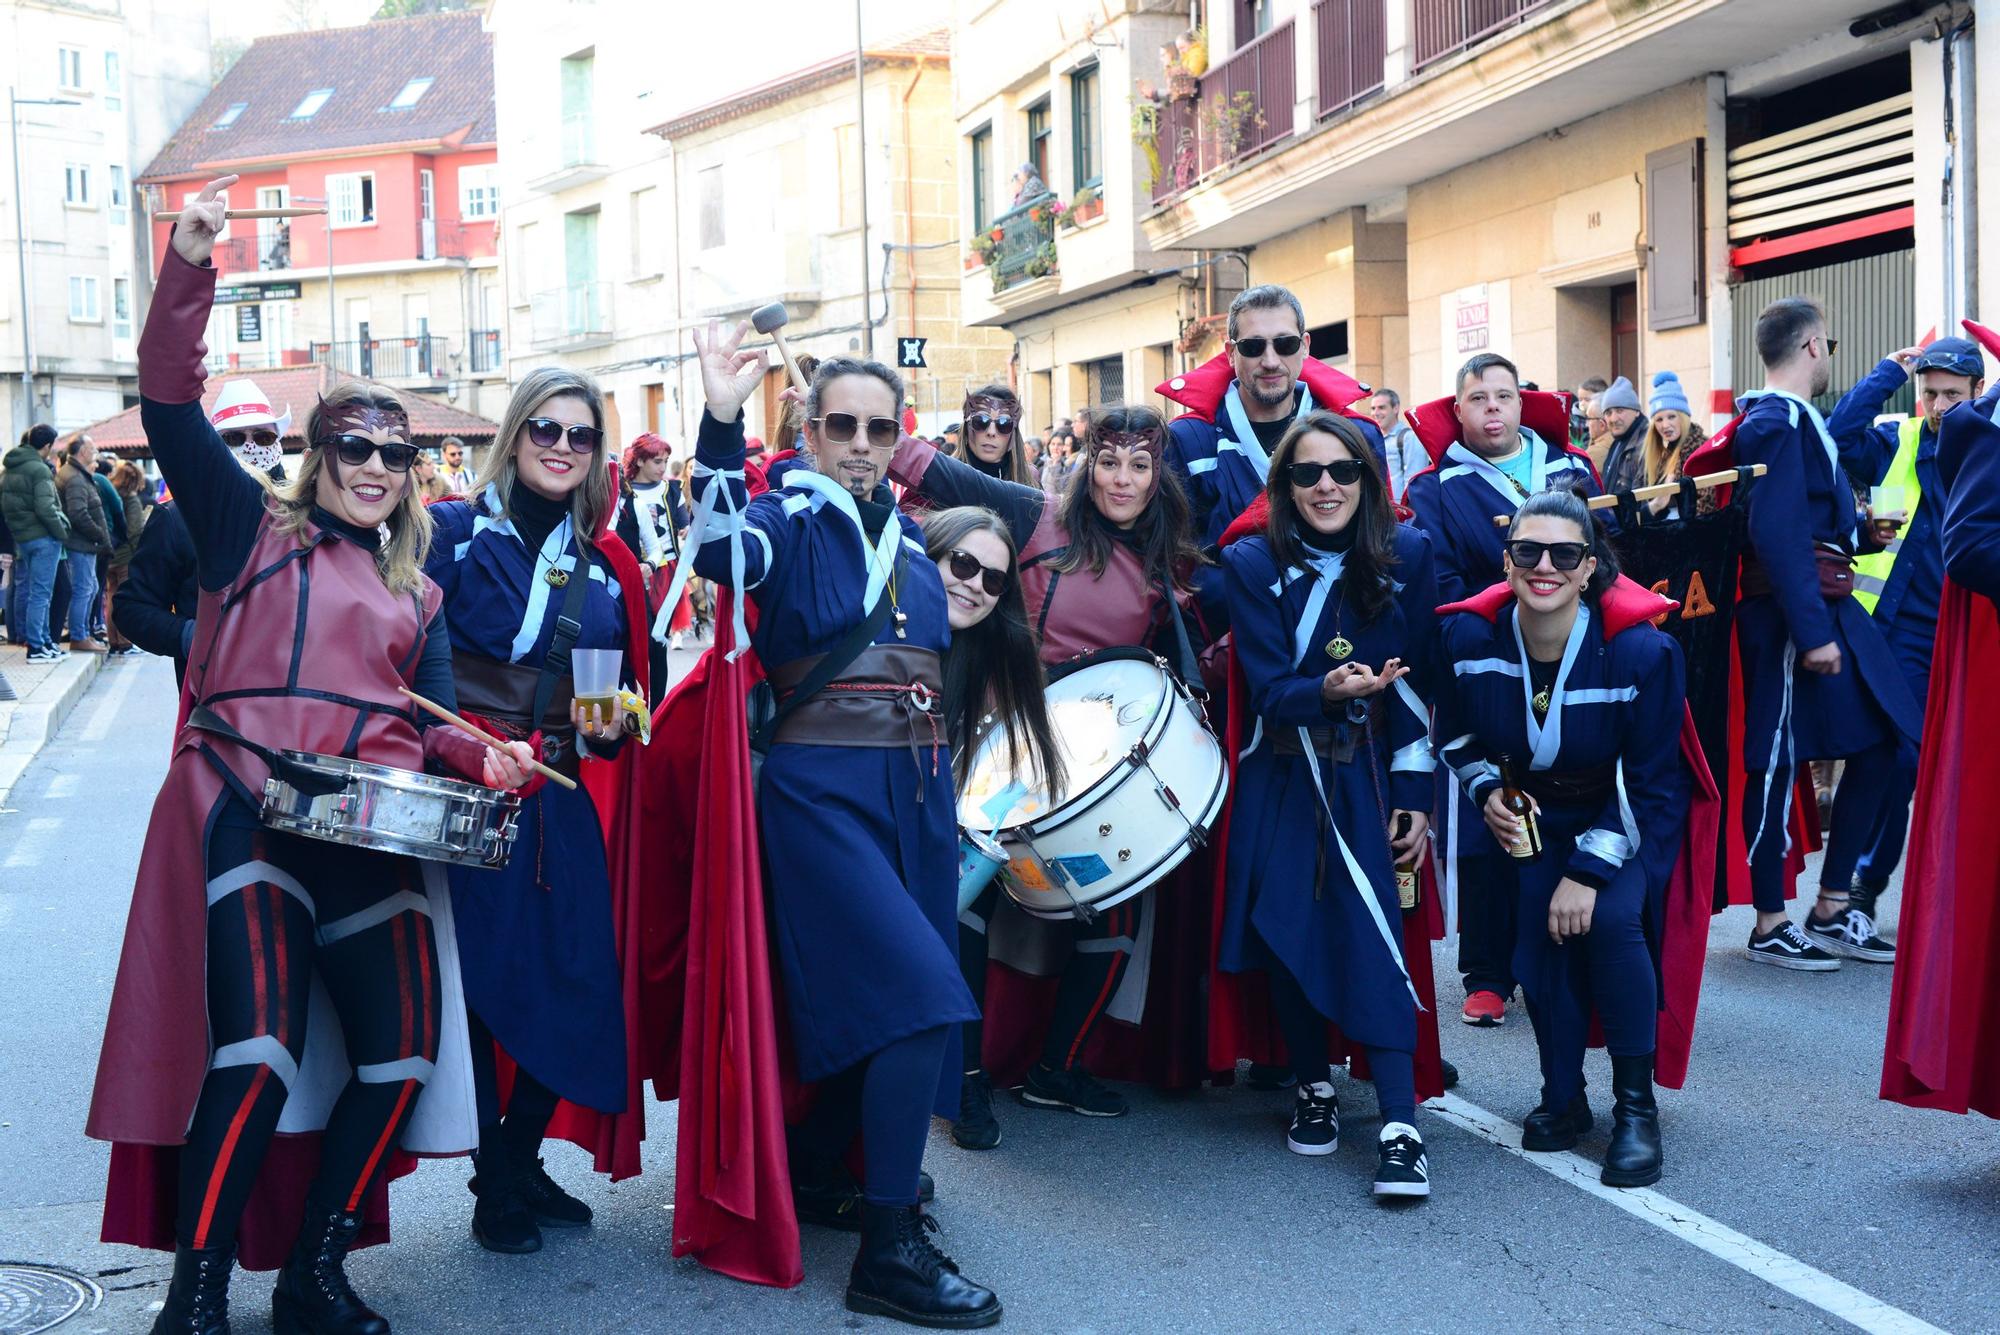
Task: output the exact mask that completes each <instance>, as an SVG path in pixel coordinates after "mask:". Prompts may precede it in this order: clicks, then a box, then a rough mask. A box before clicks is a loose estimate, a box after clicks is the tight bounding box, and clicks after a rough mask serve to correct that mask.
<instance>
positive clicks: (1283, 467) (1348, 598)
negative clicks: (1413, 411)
mask: <svg viewBox="0 0 2000 1335" xmlns="http://www.w3.org/2000/svg"><path fill="white" fill-rule="evenodd" d="M1314 434H1319V435H1324V436H1332V437H1333V438H1334V439H1335V440H1337V441H1339V442H1340V443H1341V444H1342V445H1345V446H1346V447H1347V452H1348V453H1349V454H1350V455H1352V456H1353V457H1354V458H1355V459H1356V460H1358V461H1359V462H1360V464H1361V503H1360V504H1359V505H1358V506H1356V507H1355V511H1354V518H1353V519H1351V520H1349V521H1348V524H1349V526H1350V527H1351V528H1353V530H1354V534H1353V542H1352V544H1351V545H1350V546H1349V547H1348V549H1347V560H1346V561H1345V563H1343V565H1342V567H1341V576H1340V582H1341V599H1342V601H1343V602H1344V603H1345V604H1346V605H1347V606H1349V607H1352V608H1353V609H1354V610H1355V611H1356V612H1359V613H1360V614H1361V615H1362V617H1363V618H1364V619H1366V620H1369V621H1373V620H1374V619H1375V618H1376V617H1378V616H1380V615H1381V614H1382V611H1383V609H1385V608H1386V607H1388V605H1389V603H1390V601H1391V600H1392V599H1394V598H1395V596H1396V585H1395V580H1394V577H1393V576H1392V575H1391V573H1390V570H1391V567H1393V566H1394V565H1395V564H1396V511H1395V507H1394V506H1393V505H1392V504H1391V503H1390V501H1389V484H1388V483H1387V482H1385V481H1383V478H1382V466H1381V464H1379V463H1378V462H1376V459H1375V451H1374V449H1373V448H1371V447H1370V446H1369V444H1368V441H1367V439H1366V438H1365V437H1363V436H1362V434H1361V429H1360V428H1359V427H1357V426H1355V425H1354V423H1353V422H1352V421H1350V420H1348V419H1347V418H1346V417H1343V416H1341V415H1340V414H1339V413H1335V412H1327V411H1326V410H1324V409H1316V410H1314V411H1312V412H1309V413H1307V414H1306V415H1305V416H1304V417H1301V418H1299V419H1298V420H1297V421H1295V422H1293V423H1292V424H1291V425H1290V426H1289V427H1287V428H1286V429H1285V434H1284V435H1283V436H1282V437H1280V438H1279V440H1278V448H1277V449H1275V450H1273V451H1271V471H1270V473H1269V474H1268V475H1267V476H1266V478H1265V480H1264V495H1265V498H1266V499H1267V500H1268V501H1269V502H1270V506H1271V514H1270V518H1269V519H1267V520H1266V521H1265V523H1264V537H1265V540H1266V541H1267V542H1269V543H1270V544H1271V558H1272V560H1274V561H1275V562H1276V563H1277V566H1278V569H1279V570H1281V571H1283V570H1290V569H1293V568H1303V567H1304V566H1305V564H1306V549H1307V543H1306V540H1305V538H1304V537H1302V536H1301V530H1303V529H1304V528H1305V527H1306V524H1305V520H1303V519H1301V518H1300V517H1299V507H1298V502H1297V501H1296V500H1295V499H1293V496H1292V479H1291V467H1292V461H1293V460H1294V459H1296V458H1297V457H1298V453H1299V444H1300V442H1302V441H1304V440H1305V438H1306V437H1307V436H1310V435H1314Z"/></svg>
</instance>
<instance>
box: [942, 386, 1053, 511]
mask: <svg viewBox="0 0 2000 1335" xmlns="http://www.w3.org/2000/svg"><path fill="white" fill-rule="evenodd" d="M974 399H998V400H999V401H1000V402H1002V403H1004V404H1006V405H1007V410H1008V411H1009V412H1010V413H1012V414H1013V416H1014V431H1013V434H1012V435H1011V436H1010V437H1009V438H1008V440H1007V452H1006V453H1005V454H1003V455H1001V456H1000V477H1001V480H1002V481H1005V482H1012V483H1014V484H1015V485H1017V486H1022V487H1033V486H1037V485H1039V484H1038V483H1037V482H1036V481H1035V476H1034V474H1033V473H1030V472H1029V471H1028V458H1027V454H1028V452H1027V451H1026V450H1025V449H1023V448H1022V447H1021V396H1020V395H1018V394H1016V393H1015V392H1014V391H1013V390H1012V389H1010V388H1009V387H1008V386H1006V385H1003V384H1000V383H999V382H998V381H995V382H994V383H992V384H990V385H981V386H980V387H979V388H978V389H973V390H967V391H966V394H965V402H966V403H968V404H969V403H971V402H972V400H974ZM961 414H962V415H961V417H960V420H959V423H958V444H956V445H954V446H952V447H951V453H952V456H953V457H954V458H958V459H963V460H964V461H965V462H967V463H969V464H971V465H973V466H974V467H975V468H978V467H981V466H982V465H981V464H980V460H979V456H978V455H976V454H974V453H973V452H972V421H971V414H970V413H965V412H963V405H961Z"/></svg>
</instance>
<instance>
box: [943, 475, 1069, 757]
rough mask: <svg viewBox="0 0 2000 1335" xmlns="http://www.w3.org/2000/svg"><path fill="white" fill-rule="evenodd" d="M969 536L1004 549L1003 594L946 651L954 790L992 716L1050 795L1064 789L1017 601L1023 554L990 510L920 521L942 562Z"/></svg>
mask: <svg viewBox="0 0 2000 1335" xmlns="http://www.w3.org/2000/svg"><path fill="white" fill-rule="evenodd" d="M973 533H991V534H992V535H993V536H994V537H996V538H998V539H999V540H1000V543H1001V545H1002V546H1004V547H1006V549H1007V587H1006V588H1005V589H1003V590H1002V591H1001V593H1000V597H999V599H998V600H997V601H996V602H995V604H994V607H993V610H992V611H991V612H989V613H988V614H987V616H986V619H985V620H984V621H981V622H980V623H979V624H978V625H976V626H969V627H967V628H966V629H964V630H955V631H953V632H952V633H951V647H950V648H949V649H947V650H945V655H944V710H945V715H944V716H945V733H946V740H947V741H949V742H950V743H951V768H952V778H953V779H954V780H955V783H956V786H957V787H960V788H963V787H964V786H965V779H966V774H967V770H968V768H969V767H970V766H971V764H972V752H973V743H974V741H975V739H976V737H977V734H978V732H979V721H980V719H981V718H982V717H984V716H986V715H988V714H991V715H992V716H993V717H994V718H995V719H997V720H998V726H999V727H1001V728H1004V729H1005V730H1006V733H1007V749H1008V751H1009V752H1010V754H1011V755H1012V756H1013V758H1014V761H1015V764H1016V766H1017V767H1018V765H1019V763H1020V762H1021V760H1023V759H1024V758H1026V757H1027V756H1028V755H1030V754H1032V755H1033V757H1034V759H1035V761H1036V763H1037V764H1038V765H1039V767H1040V769H1041V772H1042V775H1043V777H1044V778H1045V779H1046V780H1047V785H1046V791H1047V792H1049V793H1050V794H1051V795H1054V794H1057V793H1060V792H1061V791H1062V787H1063V777H1064V776H1063V763H1062V750H1061V748H1060V747H1058V746H1057V745H1056V735H1055V728H1054V727H1053V726H1052V725H1051V724H1050V722H1049V702H1048V696H1047V694H1046V693H1047V691H1048V677H1047V674H1046V673H1045V672H1044V671H1043V668H1042V659H1041V655H1040V653H1039V652H1037V650H1036V646H1035V633H1034V631H1032V630H1030V629H1029V627H1028V608H1027V603H1026V602H1025V601H1024V600H1023V599H1022V597H1021V554H1020V552H1019V550H1018V549H1016V547H1015V546H1014V535H1013V534H1012V533H1011V532H1009V531H1008V529H1007V524H1006V521H1004V520H1003V519H1001V518H1000V516H999V515H997V514H994V513H993V512H992V511H991V510H988V509H985V508H984V507H982V506H977V505H961V506H957V507H955V508H953V509H950V510H939V511H937V512H936V513H935V514H931V515H927V516H926V517H925V519H924V550H925V551H926V552H927V553H928V554H929V556H930V558H931V559H932V560H933V561H941V560H943V559H944V558H945V557H946V556H948V555H950V553H951V551H952V549H953V548H955V547H958V546H959V545H960V544H962V543H963V542H964V541H965V539H966V537H967V536H968V535H970V534H973Z"/></svg>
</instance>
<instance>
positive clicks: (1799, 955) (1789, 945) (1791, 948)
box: [1748, 918, 1840, 973]
mask: <svg viewBox="0 0 2000 1335" xmlns="http://www.w3.org/2000/svg"><path fill="white" fill-rule="evenodd" d="M1748 952H1749V955H1750V958H1751V959H1753V960H1756V961H1757V962H1758V963H1759V964H1775V965H1776V966H1777V967H1779V968H1780V969H1803V970H1805V971H1806V972H1808V973H1826V972H1827V971H1829V970H1832V969H1838V968H1839V967H1840V961H1839V960H1838V959H1837V958H1835V957H1834V956H1832V955H1829V954H1827V953H1826V952H1825V951H1824V950H1821V949H1820V948H1819V947H1818V946H1816V945H1814V944H1813V943H1812V942H1811V941H1808V940H1807V939H1806V934H1805V933H1804V932H1801V931H1800V930H1799V925H1798V924H1797V923H1795V922H1793V921H1791V920H1790V919H1789V918H1788V919H1786V920H1785V921H1784V922H1781V923H1779V924H1778V925H1777V926H1776V927H1773V928H1772V929H1771V932H1770V935H1768V936H1766V935H1763V934H1762V933H1759V932H1755V931H1752V932H1751V933H1750V945H1749V947H1748Z"/></svg>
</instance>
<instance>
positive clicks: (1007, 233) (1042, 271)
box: [986, 194, 1056, 292]
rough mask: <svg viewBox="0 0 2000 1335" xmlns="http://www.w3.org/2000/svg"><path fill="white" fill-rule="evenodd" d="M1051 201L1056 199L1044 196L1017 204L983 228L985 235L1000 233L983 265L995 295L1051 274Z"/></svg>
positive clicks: (1053, 257) (1053, 255)
mask: <svg viewBox="0 0 2000 1335" xmlns="http://www.w3.org/2000/svg"><path fill="white" fill-rule="evenodd" d="M1055 202H1056V197H1055V196H1054V195H1053V194H1047V195H1041V196H1039V197H1037V198H1035V199H1031V200H1028V201H1027V202H1026V203H1024V204H1017V205H1015V206H1014V207H1013V208H1011V209H1009V210H1007V211H1006V212H1005V213H1003V214H1001V215H1000V216H999V217H997V218H995V219H994V220H993V224H992V226H991V227H989V228H988V229H987V235H988V236H991V235H992V234H993V233H994V232H998V233H1000V237H999V239H998V240H997V241H995V242H994V243H993V254H992V255H991V256H990V257H989V258H988V259H987V262H986V267H987V269H988V270H989V271H990V272H991V273H992V275H993V290H994V291H995V292H1004V291H1006V290H1007V289H1008V288H1010V287H1015V286H1018V285H1019V284H1022V283H1027V282H1032V281H1033V280H1035V279H1037V278H1043V277H1046V276H1048V275H1049V274H1052V273H1054V272H1055V269H1056V218H1055V214H1054V213H1053V212H1052V211H1051V206H1052V205H1053V204H1054V203H1055Z"/></svg>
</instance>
